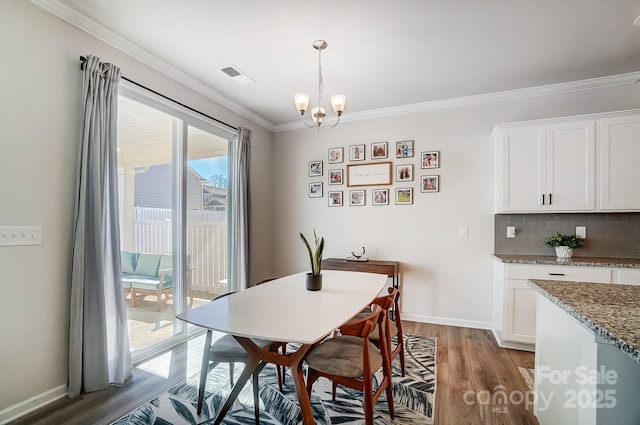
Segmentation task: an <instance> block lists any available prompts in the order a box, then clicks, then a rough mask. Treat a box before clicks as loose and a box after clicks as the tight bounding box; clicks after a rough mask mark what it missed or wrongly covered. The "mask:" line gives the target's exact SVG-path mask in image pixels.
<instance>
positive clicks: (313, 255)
mask: <svg viewBox="0 0 640 425" xmlns="http://www.w3.org/2000/svg"><path fill="white" fill-rule="evenodd" d="M313 238H314V243H315V248H312V247H311V244H310V243H309V241H308V240H307V238H306V237H305V236H304V235H303V234H302V232H300V239H302V242H304V245H305V246H306V247H307V252H308V253H309V262H310V263H311V273H307V289H308V290H310V291H317V290H319V289H321V288H322V251H324V237H321V238H318V235H317V234H316V231H315V229H314V230H313Z"/></svg>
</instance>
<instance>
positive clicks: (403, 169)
mask: <svg viewBox="0 0 640 425" xmlns="http://www.w3.org/2000/svg"><path fill="white" fill-rule="evenodd" d="M396 181H397V182H412V181H413V164H401V165H396Z"/></svg>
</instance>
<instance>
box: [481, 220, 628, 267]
mask: <svg viewBox="0 0 640 425" xmlns="http://www.w3.org/2000/svg"><path fill="white" fill-rule="evenodd" d="M507 226H515V227H516V237H515V239H508V238H507ZM576 226H586V228H587V240H586V242H585V244H584V246H582V247H581V248H578V249H575V250H574V251H573V256H574V257H613V258H640V213H614V214H609V213H597V214H596V213H594V214H496V215H495V238H494V245H493V248H494V253H496V254H523V255H555V250H554V249H553V248H550V247H548V246H546V245H545V244H544V240H545V238H546V237H547V236H548V235H551V234H553V233H554V232H555V231H556V230H558V231H559V232H560V233H570V234H575V232H576Z"/></svg>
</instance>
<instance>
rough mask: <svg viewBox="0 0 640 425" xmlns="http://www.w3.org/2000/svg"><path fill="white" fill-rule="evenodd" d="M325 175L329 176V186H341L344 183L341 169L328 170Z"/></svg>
mask: <svg viewBox="0 0 640 425" xmlns="http://www.w3.org/2000/svg"><path fill="white" fill-rule="evenodd" d="M327 174H329V184H342V183H343V182H344V180H343V171H342V169H336V170H329V171H328V172H327Z"/></svg>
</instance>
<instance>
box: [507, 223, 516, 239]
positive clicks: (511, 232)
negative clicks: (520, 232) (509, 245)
mask: <svg viewBox="0 0 640 425" xmlns="http://www.w3.org/2000/svg"><path fill="white" fill-rule="evenodd" d="M515 237H516V226H507V238H509V239H512V238H515Z"/></svg>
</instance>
